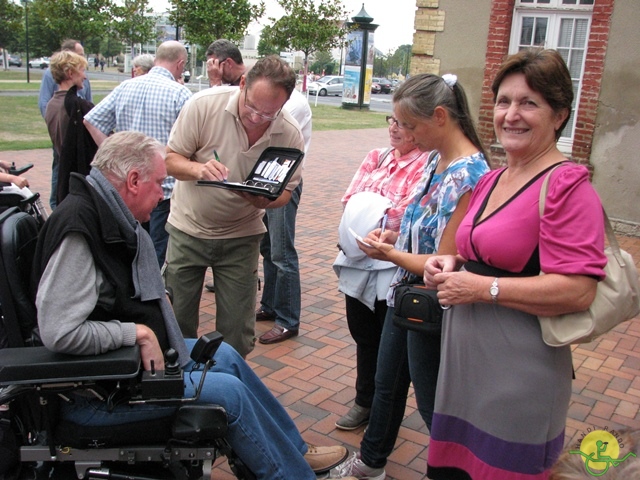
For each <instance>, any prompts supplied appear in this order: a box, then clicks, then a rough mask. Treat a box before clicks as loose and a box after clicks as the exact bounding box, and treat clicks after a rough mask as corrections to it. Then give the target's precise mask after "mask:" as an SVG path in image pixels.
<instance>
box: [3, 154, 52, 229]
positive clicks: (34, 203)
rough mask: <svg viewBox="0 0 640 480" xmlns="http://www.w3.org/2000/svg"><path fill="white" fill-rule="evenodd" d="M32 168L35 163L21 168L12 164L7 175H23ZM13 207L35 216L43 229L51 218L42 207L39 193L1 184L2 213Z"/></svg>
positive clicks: (6, 183) (10, 184)
mask: <svg viewBox="0 0 640 480" xmlns="http://www.w3.org/2000/svg"><path fill="white" fill-rule="evenodd" d="M32 168H33V163H28V164H27V165H25V166H24V167H19V168H18V167H16V166H15V163H12V164H11V168H10V169H9V171H8V172H7V173H10V174H11V175H22V174H23V173H25V172H27V171H29V170H31V169H32ZM11 207H18V208H19V209H20V210H21V211H23V212H27V213H28V214H29V215H31V216H33V217H34V218H35V219H36V221H37V224H38V227H41V226H42V225H43V224H44V222H45V221H46V220H47V218H48V216H49V214H48V213H47V210H46V209H45V208H44V206H43V205H42V199H41V198H40V194H39V193H33V192H32V191H31V190H29V188H27V187H24V188H19V187H17V186H16V185H13V184H12V183H8V182H0V212H4V211H5V210H7V209H9V208H11Z"/></svg>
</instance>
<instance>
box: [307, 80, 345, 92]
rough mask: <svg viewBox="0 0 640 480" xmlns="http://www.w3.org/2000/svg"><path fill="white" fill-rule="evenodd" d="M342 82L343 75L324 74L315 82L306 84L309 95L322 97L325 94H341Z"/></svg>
mask: <svg viewBox="0 0 640 480" xmlns="http://www.w3.org/2000/svg"><path fill="white" fill-rule="evenodd" d="M343 82H344V77H342V76H336V75H325V76H324V77H321V78H319V79H318V80H316V81H315V82H311V83H310V84H309V85H307V90H308V91H309V95H316V94H318V95H320V96H321V97H324V96H325V95H337V96H341V95H342V86H343Z"/></svg>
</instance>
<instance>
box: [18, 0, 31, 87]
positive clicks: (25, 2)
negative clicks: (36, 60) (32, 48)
mask: <svg viewBox="0 0 640 480" xmlns="http://www.w3.org/2000/svg"><path fill="white" fill-rule="evenodd" d="M29 1H30V0H20V2H21V3H22V4H23V5H24V31H25V49H26V51H27V52H26V53H27V83H30V82H31V81H30V79H29Z"/></svg>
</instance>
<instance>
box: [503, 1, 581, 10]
mask: <svg viewBox="0 0 640 480" xmlns="http://www.w3.org/2000/svg"><path fill="white" fill-rule="evenodd" d="M539 2H540V0H532V1H531V2H525V1H523V0H516V9H518V8H532V9H533V8H536V9H537V8H542V9H546V10H549V9H553V10H582V11H584V10H587V11H593V4H591V5H580V4H579V2H580V0H577V1H576V4H575V5H572V4H567V5H565V4H563V3H562V0H549V2H548V3H539Z"/></svg>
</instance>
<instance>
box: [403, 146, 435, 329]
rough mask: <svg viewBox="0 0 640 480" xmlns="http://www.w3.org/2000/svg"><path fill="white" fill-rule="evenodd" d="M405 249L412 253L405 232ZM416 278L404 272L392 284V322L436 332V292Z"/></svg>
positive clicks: (431, 176)
mask: <svg viewBox="0 0 640 480" xmlns="http://www.w3.org/2000/svg"><path fill="white" fill-rule="evenodd" d="M436 154H437V152H436V151H433V152H431V154H430V155H429V160H428V163H431V162H432V161H433V160H434V158H435V155H436ZM436 168H438V166H437V165H436V166H435V168H434V169H433V170H431V175H430V176H429V180H428V181H427V183H426V185H425V188H424V192H423V193H422V195H421V197H423V196H424V195H426V193H427V192H428V191H429V187H430V186H431V181H432V180H433V175H434V173H435V171H436ZM412 226H413V222H412V223H411V224H410V225H409V232H411V230H412ZM407 251H408V252H411V253H414V252H413V249H412V247H411V234H409V245H408V248H407ZM416 253H417V252H416ZM419 278H420V277H418V276H417V275H414V274H409V273H407V274H406V275H405V276H404V277H403V279H402V281H401V283H400V284H399V285H398V286H397V287H396V289H395V293H394V302H395V307H394V308H395V311H394V314H393V324H394V325H395V326H396V327H398V328H402V329H403V330H412V331H414V332H420V333H424V334H430V335H440V333H441V332H442V312H443V309H442V305H440V302H439V301H438V295H437V294H438V292H437V291H436V290H432V289H428V288H427V287H425V286H424V284H422V283H419Z"/></svg>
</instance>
